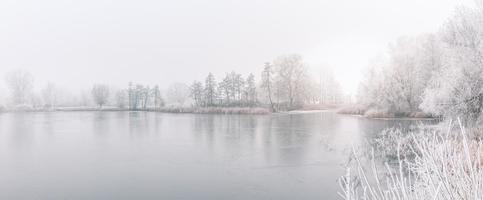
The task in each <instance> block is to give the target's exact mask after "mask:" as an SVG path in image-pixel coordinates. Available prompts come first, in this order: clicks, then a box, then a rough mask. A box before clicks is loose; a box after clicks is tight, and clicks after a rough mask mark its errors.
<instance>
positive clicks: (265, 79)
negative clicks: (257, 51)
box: [261, 62, 275, 111]
mask: <svg viewBox="0 0 483 200" xmlns="http://www.w3.org/2000/svg"><path fill="white" fill-rule="evenodd" d="M261 77H262V80H261V81H262V82H261V88H262V89H263V91H264V93H265V94H266V96H267V98H268V103H269V104H270V108H271V109H272V111H275V105H274V101H273V67H272V64H270V63H269V62H266V63H265V66H264V67H263V71H262V75H261Z"/></svg>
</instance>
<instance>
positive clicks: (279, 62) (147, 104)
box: [5, 55, 342, 111]
mask: <svg viewBox="0 0 483 200" xmlns="http://www.w3.org/2000/svg"><path fill="white" fill-rule="evenodd" d="M325 75H326V77H328V78H327V79H324V80H322V77H320V82H317V81H316V80H315V79H313V77H312V76H310V75H309V73H308V68H307V65H306V64H305V62H304V61H303V60H302V57H301V56H300V55H285V56H280V57H278V58H276V59H275V60H273V62H267V63H265V65H264V66H263V69H262V72H261V74H260V80H259V81H258V82H257V80H256V78H255V75H254V74H249V75H247V76H243V75H242V74H239V73H237V72H235V71H232V72H230V73H226V74H225V76H224V77H222V78H221V79H219V80H217V79H216V78H215V76H214V75H213V74H212V73H209V74H208V76H207V77H206V78H205V79H204V80H203V81H194V82H193V83H192V84H191V85H190V86H188V85H186V84H183V83H174V84H172V85H170V86H169V87H167V88H166V90H164V92H162V91H161V89H160V87H159V86H158V85H155V86H149V85H142V84H135V83H132V82H131V83H129V84H128V87H127V88H124V89H116V88H112V87H110V86H109V85H106V84H94V85H93V86H92V87H91V88H90V89H89V90H87V91H82V92H81V93H79V94H73V93H72V92H71V91H66V90H62V89H60V88H58V87H57V86H56V85H55V84H53V83H48V84H47V85H46V86H45V87H44V88H42V89H41V90H40V94H38V93H36V92H35V91H34V90H33V86H34V84H33V83H34V78H33V76H32V75H31V74H30V73H28V72H25V71H21V70H15V71H12V72H10V73H8V74H7V76H6V78H5V80H6V83H7V87H8V89H9V91H10V94H11V95H10V97H11V98H10V100H11V104H10V105H12V106H16V107H18V106H26V107H30V106H32V107H34V108H43V109H45V108H47V109H54V108H56V107H57V106H63V107H64V106H68V107H79V108H82V107H93V106H96V107H98V108H106V107H110V108H113V107H117V108H120V109H129V110H148V109H159V108H162V107H164V106H166V105H168V106H172V107H185V106H190V105H191V106H195V107H217V106H220V107H255V106H262V107H270V108H271V109H272V110H274V111H276V110H288V109H295V108H298V107H301V106H303V105H305V104H319V103H339V102H341V101H342V100H341V99H342V98H341V96H342V95H341V93H340V88H339V87H338V85H337V84H335V83H336V82H335V80H334V78H333V76H332V74H331V73H326V74H325ZM164 97H165V98H164Z"/></svg>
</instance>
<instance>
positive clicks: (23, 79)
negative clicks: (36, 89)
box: [5, 70, 34, 105]
mask: <svg viewBox="0 0 483 200" xmlns="http://www.w3.org/2000/svg"><path fill="white" fill-rule="evenodd" d="M5 81H6V82H7V86H8V87H9V89H10V92H11V95H12V96H11V97H12V100H13V103H14V105H20V104H26V103H27V100H28V98H29V95H31V92H32V88H33V82H34V78H33V76H32V75H31V74H30V73H28V72H26V71H23V70H14V71H10V72H9V73H7V76H6V78H5Z"/></svg>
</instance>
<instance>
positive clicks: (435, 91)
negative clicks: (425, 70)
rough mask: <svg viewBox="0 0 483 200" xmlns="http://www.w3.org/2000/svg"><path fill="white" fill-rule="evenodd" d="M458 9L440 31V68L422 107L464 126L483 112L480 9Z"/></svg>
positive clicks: (478, 118)
mask: <svg viewBox="0 0 483 200" xmlns="http://www.w3.org/2000/svg"><path fill="white" fill-rule="evenodd" d="M477 2H479V3H480V4H478V5H479V6H478V7H477V8H460V9H459V10H458V11H457V12H456V14H455V15H454V16H453V17H452V18H450V20H449V21H448V23H447V24H445V26H444V27H443V30H442V31H441V33H440V34H441V37H442V41H443V44H444V47H445V51H444V57H443V59H444V62H443V67H442V69H441V70H440V71H438V72H437V74H436V75H435V76H433V79H432V80H431V82H430V84H429V87H428V88H427V90H426V92H425V98H424V102H423V104H422V105H421V107H422V108H423V109H424V110H425V111H428V112H431V113H435V114H438V115H443V116H446V117H460V118H463V119H464V120H465V122H467V123H475V122H479V123H481V121H482V119H481V116H482V112H483V9H482V6H481V5H482V4H481V1H477Z"/></svg>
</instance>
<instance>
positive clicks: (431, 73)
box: [358, 7, 483, 124]
mask: <svg viewBox="0 0 483 200" xmlns="http://www.w3.org/2000/svg"><path fill="white" fill-rule="evenodd" d="M482 21H483V9H482V8H481V7H477V8H460V9H458V10H457V12H455V14H454V15H453V16H452V17H451V18H449V19H448V21H447V22H446V23H445V24H444V25H443V27H441V30H440V31H439V32H437V33H433V34H427V35H421V36H417V37H404V38H401V39H399V40H398V41H397V42H396V43H395V44H393V45H392V46H391V48H390V51H389V57H388V58H385V59H382V60H378V61H375V62H374V63H373V64H372V65H371V66H369V68H368V70H367V71H366V76H365V80H364V81H363V82H362V83H361V85H360V92H359V98H358V99H359V101H360V103H361V104H362V105H363V106H365V108H366V112H370V110H382V111H384V112H387V113H410V112H418V111H423V112H426V113H429V114H432V115H434V116H443V117H446V118H453V117H460V118H462V119H464V121H465V122H466V123H470V124H472V123H479V122H481V120H482V117H481V116H482V111H483V24H482V23H481V22H482Z"/></svg>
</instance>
